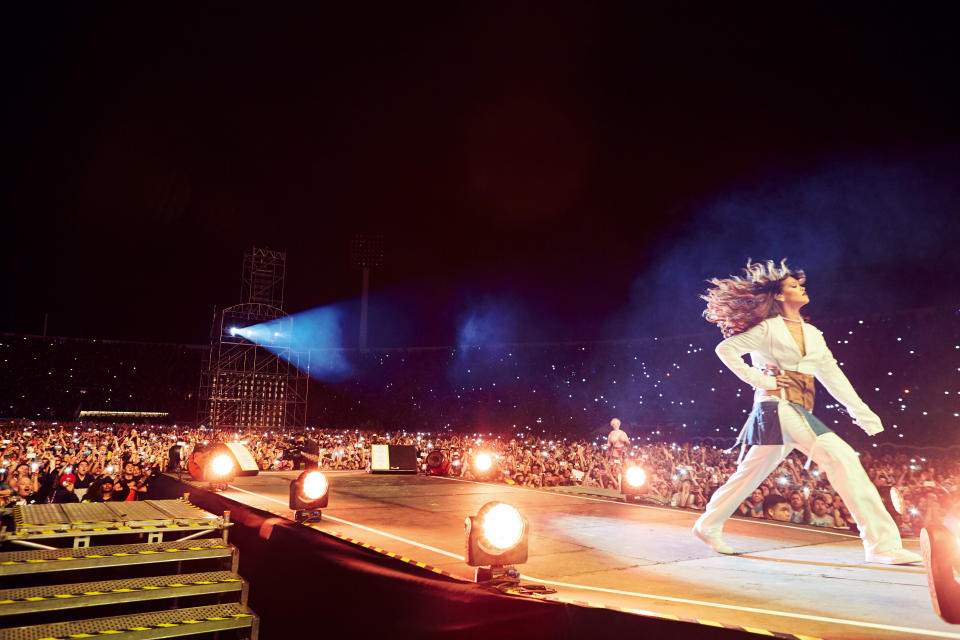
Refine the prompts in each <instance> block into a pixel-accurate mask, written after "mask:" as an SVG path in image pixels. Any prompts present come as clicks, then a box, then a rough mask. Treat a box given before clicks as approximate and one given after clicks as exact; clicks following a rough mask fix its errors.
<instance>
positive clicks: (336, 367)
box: [231, 306, 353, 382]
mask: <svg viewBox="0 0 960 640" xmlns="http://www.w3.org/2000/svg"><path fill="white" fill-rule="evenodd" d="M342 320H343V314H342V312H341V311H340V310H339V309H336V308H334V307H330V306H326V307H316V308H314V309H310V310H309V311H302V312H300V313H297V314H294V315H292V316H286V317H284V318H278V319H276V320H271V321H269V322H262V323H260V324H256V325H252V326H249V327H243V328H240V329H237V330H236V334H237V335H240V336H243V337H244V338H246V339H247V340H249V341H250V342H253V343H254V344H256V345H258V346H261V347H263V348H264V349H266V350H267V351H269V352H270V353H272V354H274V355H276V356H278V357H280V358H283V359H284V360H286V361H287V362H290V363H292V364H293V365H295V366H297V367H298V368H300V369H301V370H302V371H304V372H305V373H307V374H309V375H310V377H312V378H314V379H316V380H321V381H323V382H333V381H337V380H343V379H345V378H347V377H349V376H351V375H352V374H353V367H352V366H351V365H350V363H349V362H348V361H347V357H346V354H347V350H346V348H345V347H344V343H343V327H342ZM231 333H233V329H232V328H231ZM304 354H307V355H308V357H304Z"/></svg>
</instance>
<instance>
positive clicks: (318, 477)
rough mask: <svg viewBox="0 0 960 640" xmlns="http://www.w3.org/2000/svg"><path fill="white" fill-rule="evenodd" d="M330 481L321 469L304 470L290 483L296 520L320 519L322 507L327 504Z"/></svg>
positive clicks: (292, 507)
mask: <svg viewBox="0 0 960 640" xmlns="http://www.w3.org/2000/svg"><path fill="white" fill-rule="evenodd" d="M329 496H330V483H328V482H327V477H326V476H325V475H323V473H321V472H319V471H304V472H303V473H301V474H300V476H299V477H298V478H297V479H296V480H294V481H293V482H292V483H290V508H291V509H293V510H294V511H295V512H296V513H295V515H294V520H295V521H296V522H306V521H308V520H319V519H320V516H321V513H320V509H322V508H323V507H326V506H327V500H328V499H329Z"/></svg>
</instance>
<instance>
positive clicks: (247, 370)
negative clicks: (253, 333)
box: [198, 248, 310, 429]
mask: <svg viewBox="0 0 960 640" xmlns="http://www.w3.org/2000/svg"><path fill="white" fill-rule="evenodd" d="M285 263H286V254H285V253H282V252H277V251H270V250H267V249H256V248H255V249H253V250H252V251H250V252H247V253H246V254H245V255H244V263H243V294H244V297H245V301H244V302H243V303H241V304H238V305H234V306H230V307H216V308H214V312H213V322H212V323H211V327H210V350H209V352H208V354H207V358H206V361H205V362H204V367H203V370H202V372H201V376H200V410H199V416H198V418H199V422H200V423H201V424H202V425H203V426H206V427H210V428H240V429H285V428H293V429H302V428H303V427H304V425H305V423H306V417H307V390H308V388H309V371H310V355H309V352H308V351H295V350H294V349H293V348H291V346H290V336H291V335H292V328H293V322H294V319H293V318H292V317H291V316H289V315H288V314H287V313H286V312H284V311H283V308H282V304H283V278H284V275H285V270H286V267H285ZM266 322H270V323H271V325H270V326H271V329H272V330H273V331H275V333H274V335H275V336H278V337H277V338H276V339H275V340H274V341H272V342H268V343H264V342H263V341H262V340H261V341H260V342H261V344H262V346H260V345H257V344H255V343H254V342H251V341H250V340H248V339H247V338H244V337H243V336H242V335H240V334H239V333H237V331H236V330H237V329H243V328H246V327H252V326H254V325H260V324H263V323H266Z"/></svg>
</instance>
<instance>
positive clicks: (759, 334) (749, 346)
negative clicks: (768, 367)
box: [717, 322, 777, 390]
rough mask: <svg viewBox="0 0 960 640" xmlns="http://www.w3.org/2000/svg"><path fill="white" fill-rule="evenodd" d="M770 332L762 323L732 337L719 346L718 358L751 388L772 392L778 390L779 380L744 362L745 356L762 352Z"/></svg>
mask: <svg viewBox="0 0 960 640" xmlns="http://www.w3.org/2000/svg"><path fill="white" fill-rule="evenodd" d="M768 330H769V328H768V326H767V324H766V323H765V322H761V323H760V324H758V325H756V326H755V327H751V328H749V329H747V330H746V331H744V332H743V333H738V334H737V335H735V336H730V337H729V338H727V339H726V340H724V341H723V342H721V343H720V344H718V345H717V356H718V357H719V358H720V360H721V361H722V362H723V364H725V365H727V368H728V369H730V371H732V372H733V373H734V374H735V375H736V376H737V377H738V378H740V379H741V380H743V381H744V382H746V383H747V384H749V385H750V386H752V387H755V388H757V389H770V390H772V389H776V388H777V379H776V378H774V377H773V376H768V375H764V374H763V373H761V372H760V371H759V370H758V369H754V368H753V367H751V366H750V365H748V364H747V363H746V362H744V360H743V354H745V353H750V352H751V351H759V350H760V346H761V345H762V343H763V339H764V338H765V337H766V335H767V331H768Z"/></svg>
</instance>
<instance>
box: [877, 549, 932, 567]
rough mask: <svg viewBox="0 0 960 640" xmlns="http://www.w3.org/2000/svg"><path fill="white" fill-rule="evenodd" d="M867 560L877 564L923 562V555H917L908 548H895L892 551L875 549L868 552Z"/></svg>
mask: <svg viewBox="0 0 960 640" xmlns="http://www.w3.org/2000/svg"><path fill="white" fill-rule="evenodd" d="M867 562H875V563H877V564H911V563H913V562H923V556H920V555H917V554H916V553H914V552H913V551H907V550H906V549H893V550H891V551H874V552H873V553H868V554H867Z"/></svg>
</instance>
